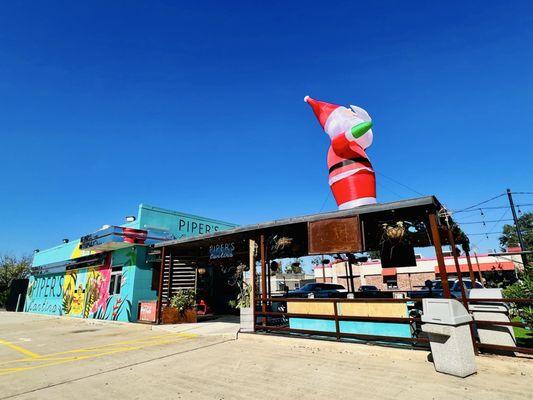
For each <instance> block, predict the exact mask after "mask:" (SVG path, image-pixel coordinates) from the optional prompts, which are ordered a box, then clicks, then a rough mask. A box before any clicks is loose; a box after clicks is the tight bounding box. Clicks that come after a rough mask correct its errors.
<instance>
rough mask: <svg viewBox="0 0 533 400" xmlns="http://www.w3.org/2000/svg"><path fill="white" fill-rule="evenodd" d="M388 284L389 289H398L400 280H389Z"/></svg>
mask: <svg viewBox="0 0 533 400" xmlns="http://www.w3.org/2000/svg"><path fill="white" fill-rule="evenodd" d="M386 283H387V289H398V280H397V279H396V278H388V279H387V281H386Z"/></svg>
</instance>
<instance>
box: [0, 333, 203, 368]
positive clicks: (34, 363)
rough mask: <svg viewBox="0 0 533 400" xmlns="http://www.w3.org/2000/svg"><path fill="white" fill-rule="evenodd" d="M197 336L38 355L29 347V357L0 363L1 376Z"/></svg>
mask: <svg viewBox="0 0 533 400" xmlns="http://www.w3.org/2000/svg"><path fill="white" fill-rule="evenodd" d="M197 337H198V335H196V334H190V333H171V334H165V335H157V336H151V337H148V338H140V339H132V340H124V341H120V342H114V343H108V344H104V345H100V346H93V347H86V348H80V349H73V350H66V351H61V352H57V353H51V354H46V355H37V354H36V353H33V352H31V351H29V350H27V349H23V350H25V351H26V352H29V353H31V354H33V355H32V356H30V355H29V354H26V355H28V357H25V358H21V359H17V360H9V361H5V362H3V363H0V365H3V367H0V376H3V375H9V374H13V373H17V372H24V371H29V370H34V369H37V368H44V367H50V366H54V365H58V364H64V363H69V362H79V361H83V360H87V359H92V358H98V357H103V356H107V355H111V354H117V353H124V352H128V351H132V350H140V349H143V348H146V347H152V346H158V345H165V344H171V343H177V342H181V341H185V340H191V339H194V338H197ZM3 342H5V341H2V344H5V343H3ZM8 343H9V342H8ZM10 344H11V343H10ZM17 347H19V346H17ZM8 364H10V365H8Z"/></svg>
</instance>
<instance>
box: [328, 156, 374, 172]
mask: <svg viewBox="0 0 533 400" xmlns="http://www.w3.org/2000/svg"><path fill="white" fill-rule="evenodd" d="M355 163H370V161H369V160H368V158H364V157H356V158H349V159H347V160H344V161H341V162H338V163H337V164H333V165H332V166H331V167H330V168H329V173H330V174H331V173H332V172H333V171H335V170H336V169H339V168H342V167H346V166H347V165H350V164H355Z"/></svg>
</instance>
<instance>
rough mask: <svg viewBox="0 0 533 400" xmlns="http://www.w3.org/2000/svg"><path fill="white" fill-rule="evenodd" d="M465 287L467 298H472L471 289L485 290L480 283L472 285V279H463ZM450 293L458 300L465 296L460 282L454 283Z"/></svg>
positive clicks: (475, 282)
mask: <svg viewBox="0 0 533 400" xmlns="http://www.w3.org/2000/svg"><path fill="white" fill-rule="evenodd" d="M463 286H464V288H465V294H466V297H469V296H470V290H471V289H482V288H483V285H482V284H481V283H480V282H478V281H474V284H473V285H472V281H471V280H470V278H463ZM450 292H451V294H452V297H455V298H458V299H460V298H462V297H463V294H462V293H461V285H460V284H459V280H456V281H454V283H453V285H450Z"/></svg>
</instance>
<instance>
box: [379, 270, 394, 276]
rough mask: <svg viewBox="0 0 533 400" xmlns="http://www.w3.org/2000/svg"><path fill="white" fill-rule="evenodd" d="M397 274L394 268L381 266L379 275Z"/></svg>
mask: <svg viewBox="0 0 533 400" xmlns="http://www.w3.org/2000/svg"><path fill="white" fill-rule="evenodd" d="M396 274H397V272H396V268H382V269H381V275H383V276H395V275H396Z"/></svg>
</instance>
